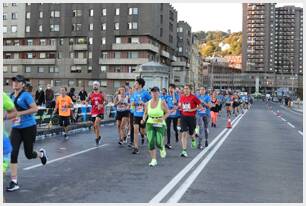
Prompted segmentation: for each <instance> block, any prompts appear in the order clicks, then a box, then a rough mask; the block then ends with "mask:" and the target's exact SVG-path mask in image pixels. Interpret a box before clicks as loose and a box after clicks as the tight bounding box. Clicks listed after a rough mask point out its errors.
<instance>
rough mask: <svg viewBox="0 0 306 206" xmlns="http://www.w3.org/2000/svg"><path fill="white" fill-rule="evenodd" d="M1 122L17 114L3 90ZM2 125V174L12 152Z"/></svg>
mask: <svg viewBox="0 0 306 206" xmlns="http://www.w3.org/2000/svg"><path fill="white" fill-rule="evenodd" d="M3 112H4V114H3V122H4V123H5V121H6V120H11V119H14V118H15V117H16V116H17V110H16V109H15V105H14V102H13V101H12V100H11V99H10V97H9V96H8V95H7V94H6V93H5V92H3ZM4 128H5V127H3V174H5V172H6V170H7V168H8V166H9V160H10V154H11V152H12V145H11V142H10V139H9V136H8V133H7V132H6V131H5V130H4Z"/></svg>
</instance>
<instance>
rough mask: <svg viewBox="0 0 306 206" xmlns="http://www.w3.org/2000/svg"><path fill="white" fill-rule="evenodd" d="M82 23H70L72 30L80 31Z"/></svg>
mask: <svg viewBox="0 0 306 206" xmlns="http://www.w3.org/2000/svg"><path fill="white" fill-rule="evenodd" d="M81 28H82V24H72V31H81Z"/></svg>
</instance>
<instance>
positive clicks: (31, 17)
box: [4, 3, 177, 92]
mask: <svg viewBox="0 0 306 206" xmlns="http://www.w3.org/2000/svg"><path fill="white" fill-rule="evenodd" d="M17 5H24V9H23V11H20V12H21V13H22V12H23V13H24V15H23V16H24V17H25V19H24V27H23V28H22V26H21V28H20V30H22V29H23V32H24V36H22V35H19V36H18V37H17V36H9V37H5V38H4V78H5V83H6V84H9V79H10V78H11V77H12V76H15V75H16V73H19V74H24V75H25V76H26V77H29V78H31V82H32V84H33V86H34V88H35V87H38V86H43V87H44V86H46V85H47V84H48V83H51V84H52V85H54V86H55V87H59V86H62V85H65V86H68V87H75V88H78V87H81V86H85V87H88V86H91V84H92V82H93V81H94V80H99V81H100V82H101V85H102V86H103V87H104V89H105V90H106V92H113V91H114V90H115V89H116V88H118V87H119V86H120V85H122V84H123V83H125V82H126V81H131V82H133V81H134V79H135V77H136V76H137V74H138V71H137V68H138V66H139V65H141V64H144V63H146V62H151V61H153V62H157V63H160V64H162V65H166V66H170V65H171V63H172V62H173V61H174V60H175V51H176V42H177V35H176V31H177V11H176V10H175V9H174V8H173V7H172V6H171V5H170V4H157V3H156V4H140V3H124V4H112V3H88V4H87V3H86V4H78V3H76V4H72V3H68V4H49V3H27V4H17ZM4 10H5V12H7V13H9V12H10V11H9V10H7V11H6V9H5V8H4ZM20 16H22V14H20ZM6 21H9V20H4V23H7V24H8V23H9V22H6Z"/></svg>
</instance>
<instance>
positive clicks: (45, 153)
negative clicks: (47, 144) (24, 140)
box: [39, 148, 48, 165]
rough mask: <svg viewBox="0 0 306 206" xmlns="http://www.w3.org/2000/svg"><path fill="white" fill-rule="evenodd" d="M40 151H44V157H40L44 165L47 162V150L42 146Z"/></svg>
mask: <svg viewBox="0 0 306 206" xmlns="http://www.w3.org/2000/svg"><path fill="white" fill-rule="evenodd" d="M39 152H40V153H42V157H40V161H41V164H43V165H45V164H47V161H48V156H47V152H46V150H45V149H43V148H41V149H40V150H39Z"/></svg>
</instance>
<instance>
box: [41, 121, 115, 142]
mask: <svg viewBox="0 0 306 206" xmlns="http://www.w3.org/2000/svg"><path fill="white" fill-rule="evenodd" d="M115 122H116V120H115V119H110V120H105V121H103V122H101V125H107V124H110V123H115ZM88 125H89V124H83V125H80V128H76V129H72V130H69V133H70V134H76V133H82V132H88V131H89V128H88ZM74 126H75V125H74ZM62 132H63V128H62V127H59V128H58V130H57V131H56V132H55V131H52V130H51V131H49V132H48V131H43V132H42V133H43V134H42V135H37V136H36V141H40V140H44V139H46V138H51V137H55V136H59V135H60V134H61V133H62Z"/></svg>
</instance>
